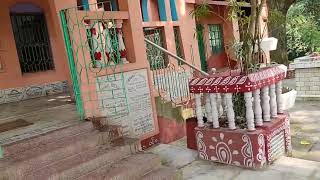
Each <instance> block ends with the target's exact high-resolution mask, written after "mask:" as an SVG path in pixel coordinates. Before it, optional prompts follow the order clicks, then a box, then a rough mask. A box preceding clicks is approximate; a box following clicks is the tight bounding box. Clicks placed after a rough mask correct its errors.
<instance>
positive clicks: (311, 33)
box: [287, 0, 320, 59]
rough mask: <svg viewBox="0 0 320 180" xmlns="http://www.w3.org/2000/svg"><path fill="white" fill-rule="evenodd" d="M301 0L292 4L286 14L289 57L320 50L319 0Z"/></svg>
mask: <svg viewBox="0 0 320 180" xmlns="http://www.w3.org/2000/svg"><path fill="white" fill-rule="evenodd" d="M313 1H314V0H303V1H300V2H298V3H296V4H295V5H293V6H292V7H291V8H290V9H289V11H288V14H287V47H288V55H289V59H294V58H297V57H299V56H303V55H305V54H306V53H309V52H315V51H320V23H319V22H320V20H319V19H317V18H319V17H320V13H319V12H317V11H316V10H315V9H314V7H316V6H319V7H320V1H317V2H316V1H314V3H315V4H313V5H311V4H310V3H312V2H313Z"/></svg>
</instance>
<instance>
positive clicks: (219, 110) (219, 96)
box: [217, 93, 224, 117]
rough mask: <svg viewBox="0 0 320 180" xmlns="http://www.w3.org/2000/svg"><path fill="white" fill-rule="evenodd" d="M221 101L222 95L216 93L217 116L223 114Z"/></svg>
mask: <svg viewBox="0 0 320 180" xmlns="http://www.w3.org/2000/svg"><path fill="white" fill-rule="evenodd" d="M223 108H224V107H223V103H222V97H221V94H220V93H217V109H218V116H219V117H221V116H222V114H223Z"/></svg>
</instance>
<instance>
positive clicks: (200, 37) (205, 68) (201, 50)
mask: <svg viewBox="0 0 320 180" xmlns="http://www.w3.org/2000/svg"><path fill="white" fill-rule="evenodd" d="M203 29H204V27H203V25H202V24H197V39H198V47H199V54H200V62H201V70H202V71H205V72H207V71H208V66H207V59H206V50H205V48H206V47H205V43H204V39H203Z"/></svg>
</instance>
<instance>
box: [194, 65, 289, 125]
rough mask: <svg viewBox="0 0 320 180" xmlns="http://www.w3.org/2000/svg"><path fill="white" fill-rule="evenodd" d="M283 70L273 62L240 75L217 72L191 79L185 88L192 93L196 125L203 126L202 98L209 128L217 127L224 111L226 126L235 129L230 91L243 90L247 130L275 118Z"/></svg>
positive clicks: (283, 75) (285, 68)
mask: <svg viewBox="0 0 320 180" xmlns="http://www.w3.org/2000/svg"><path fill="white" fill-rule="evenodd" d="M286 72H287V67H286V66H284V65H273V66H270V67H265V68H262V69H260V70H259V71H258V72H255V73H251V74H248V75H240V73H239V72H233V73H231V75H228V76H226V75H223V74H220V73H217V74H213V75H210V76H206V77H201V78H194V79H192V80H191V81H190V82H189V89H190V92H191V93H194V94H195V102H196V115H197V119H198V127H203V126H204V121H203V116H204V113H203V109H202V102H205V111H206V114H207V120H208V122H212V124H213V128H219V117H220V116H221V114H222V113H223V111H226V116H227V119H228V128H229V129H236V123H235V122H236V121H235V113H234V109H233V104H234V103H233V100H232V96H233V94H234V93H244V99H245V108H246V122H247V129H248V130H249V131H254V130H255V127H256V126H262V125H263V123H264V122H269V121H271V120H272V118H276V117H277V114H281V113H283V108H282V107H283V106H282V100H281V94H282V80H283V79H284V78H285V77H286ZM202 98H204V101H203V99H202Z"/></svg>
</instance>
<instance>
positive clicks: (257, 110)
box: [253, 89, 263, 126]
mask: <svg viewBox="0 0 320 180" xmlns="http://www.w3.org/2000/svg"><path fill="white" fill-rule="evenodd" d="M253 99H254V106H253V111H254V118H255V122H256V125H257V126H262V125H263V120H262V109H261V100H260V89H257V90H255V91H254V92H253Z"/></svg>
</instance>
